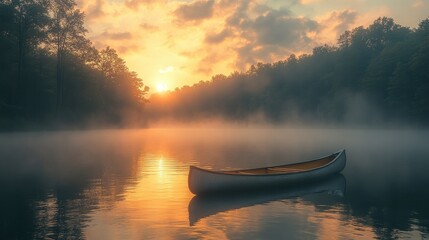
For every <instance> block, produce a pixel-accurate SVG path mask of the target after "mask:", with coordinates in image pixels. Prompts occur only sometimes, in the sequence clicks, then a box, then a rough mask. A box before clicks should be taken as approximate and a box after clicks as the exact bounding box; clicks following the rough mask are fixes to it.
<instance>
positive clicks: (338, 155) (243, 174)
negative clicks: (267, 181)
mask: <svg viewBox="0 0 429 240" xmlns="http://www.w3.org/2000/svg"><path fill="white" fill-rule="evenodd" d="M344 151H345V150H344V149H342V150H340V151H338V152H335V153H332V154H330V155H327V156H324V157H319V158H317V159H314V160H309V161H305V162H296V163H290V164H285V165H277V166H270V167H262V168H250V169H237V170H227V171H215V170H209V169H204V168H199V167H196V166H190V168H194V169H197V170H199V171H204V172H208V173H211V174H219V175H229V176H231V175H232V176H237V177H239V176H243V177H248V176H255V177H270V176H277V175H293V174H301V173H306V172H311V171H316V170H319V169H322V168H326V167H328V166H329V165H331V164H333V163H334V162H335V161H336V160H338V158H339V157H340V156H341V155H342V154H344ZM332 156H335V157H334V158H333V159H332V160H330V161H329V162H328V163H326V164H322V165H321V166H319V167H314V168H309V169H299V170H298V169H297V171H293V172H286V171H284V172H282V171H278V173H261V174H258V173H240V171H254V170H264V169H269V168H279V167H287V166H293V165H300V164H306V163H312V162H317V161H321V160H324V159H327V158H330V157H332Z"/></svg>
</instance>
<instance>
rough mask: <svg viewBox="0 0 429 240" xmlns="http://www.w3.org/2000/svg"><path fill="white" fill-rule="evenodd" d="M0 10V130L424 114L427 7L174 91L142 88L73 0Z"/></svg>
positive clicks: (417, 118)
mask: <svg viewBox="0 0 429 240" xmlns="http://www.w3.org/2000/svg"><path fill="white" fill-rule="evenodd" d="M0 13H1V21H0V51H1V52H2V55H1V58H0V129H1V130H2V131H11V130H33V129H35V130H37V129H65V128H66V129H78V128H129V127H133V128H139V127H151V126H155V125H156V126H158V125H159V124H162V123H180V124H188V123H197V122H202V123H206V122H229V123H230V122H232V123H247V124H249V123H250V124H252V123H257V124H260V123H264V124H265V123H269V124H277V125H282V124H283V125H284V124H288V123H293V124H297V123H298V124H303V123H311V124H335V125H341V124H356V125H377V126H386V124H387V125H389V124H392V125H394V126H397V125H410V126H427V122H428V120H429V95H427V92H428V91H429V72H428V71H429V70H428V69H429V67H428V66H429V54H428V50H429V42H428V41H427V39H428V36H429V19H428V18H426V19H425V20H422V21H420V22H419V23H417V27H415V28H411V27H407V26H402V25H400V24H398V23H396V22H395V20H394V19H393V18H389V17H379V18H376V19H375V20H374V21H373V22H372V24H370V25H369V26H366V27H364V26H359V27H356V28H352V29H349V30H346V31H344V32H342V34H340V36H339V38H338V41H337V43H336V44H324V45H320V46H318V47H315V48H313V50H312V51H311V53H308V54H301V55H298V54H296V55H295V54H286V53H285V55H284V57H283V60H280V61H274V62H266V63H263V62H261V63H257V64H253V65H250V67H249V68H247V69H246V70H243V71H242V70H239V68H237V71H234V72H232V73H229V74H228V73H224V74H217V75H214V76H212V77H210V76H209V75H208V76H207V77H206V80H203V81H200V82H199V83H197V84H194V85H191V86H183V87H178V88H176V89H175V90H169V89H166V88H165V87H162V86H160V88H159V89H158V92H155V89H152V91H151V92H152V95H150V96H149V91H150V89H149V87H148V86H147V85H146V84H145V83H146V80H145V79H144V77H142V78H141V77H140V76H138V75H137V73H136V72H134V71H132V70H130V69H129V68H128V67H127V65H126V63H125V61H124V60H123V59H122V58H121V57H120V56H119V54H118V52H117V51H116V50H115V49H113V48H111V47H108V46H107V47H105V48H102V49H100V48H97V47H95V45H94V44H93V43H92V42H91V40H90V39H89V38H88V37H87V34H88V31H87V29H86V27H85V14H84V13H83V12H82V11H81V10H79V9H78V8H77V5H76V2H75V1H74V0H67V1H47V0H26V1H2V2H1V4H0ZM272 27H275V25H273V26H272ZM250 62H251V61H250ZM250 62H249V63H250ZM209 64H210V63H207V65H209ZM169 69H170V68H169ZM170 70H171V69H170ZM165 71H168V69H165Z"/></svg>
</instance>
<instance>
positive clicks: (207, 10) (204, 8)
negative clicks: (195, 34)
mask: <svg viewBox="0 0 429 240" xmlns="http://www.w3.org/2000/svg"><path fill="white" fill-rule="evenodd" d="M214 3H215V2H214V0H200V1H196V2H193V3H190V4H183V5H180V6H179V7H178V8H177V9H176V10H175V11H174V14H175V15H176V17H177V18H178V19H179V20H182V21H200V20H203V19H206V18H210V17H212V15H213V6H214Z"/></svg>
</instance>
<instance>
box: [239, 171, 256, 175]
mask: <svg viewBox="0 0 429 240" xmlns="http://www.w3.org/2000/svg"><path fill="white" fill-rule="evenodd" d="M237 173H240V174H247V175H254V174H255V173H252V172H246V171H237Z"/></svg>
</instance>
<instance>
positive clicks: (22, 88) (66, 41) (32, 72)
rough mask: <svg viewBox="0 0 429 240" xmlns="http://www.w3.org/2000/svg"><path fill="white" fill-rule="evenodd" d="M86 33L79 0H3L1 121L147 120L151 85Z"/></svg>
mask: <svg viewBox="0 0 429 240" xmlns="http://www.w3.org/2000/svg"><path fill="white" fill-rule="evenodd" d="M86 33H87V30H86V29H85V27H84V13H83V12H81V11H80V10H79V9H78V8H77V7H76V3H75V0H1V1H0V53H1V56H0V129H14V128H23V127H24V128H25V127H29V128H31V127H40V126H51V127H52V126H64V125H69V124H71V125H72V126H84V125H86V124H89V123H91V122H92V123H94V124H100V123H103V124H105V125H115V126H116V125H122V124H130V123H131V122H136V123H137V122H139V121H140V119H141V114H142V109H143V106H144V104H145V103H146V102H147V100H146V99H145V95H146V94H147V92H148V90H149V88H148V87H147V86H145V85H144V84H143V82H142V80H141V79H140V78H138V76H137V74H136V73H135V72H132V71H130V70H129V69H128V68H127V66H126V65H125V61H124V60H123V59H121V58H120V57H119V56H118V54H117V52H116V51H115V50H114V49H112V48H110V47H106V48H105V49H102V50H98V49H96V48H95V47H94V46H93V45H92V43H91V41H90V40H88V39H87V38H86Z"/></svg>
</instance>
